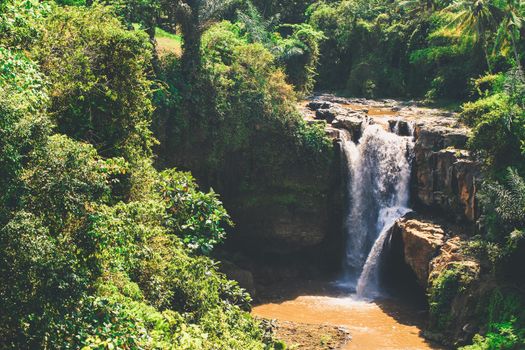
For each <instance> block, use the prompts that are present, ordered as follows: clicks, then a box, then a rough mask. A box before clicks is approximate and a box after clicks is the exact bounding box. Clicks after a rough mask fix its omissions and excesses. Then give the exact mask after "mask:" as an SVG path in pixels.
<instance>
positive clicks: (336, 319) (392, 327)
mask: <svg viewBox="0 0 525 350" xmlns="http://www.w3.org/2000/svg"><path fill="white" fill-rule="evenodd" d="M322 294H324V293H322V292H321V293H320V292H319V291H316V292H314V293H309V292H308V291H307V290H306V291H304V292H298V293H296V295H292V296H288V297H285V298H284V299H283V300H278V301H267V302H263V303H261V304H260V305H258V306H256V307H254V309H253V314H254V315H256V316H258V317H262V318H267V319H277V320H280V321H290V322H300V323H308V324H318V325H329V326H337V327H344V328H345V329H347V330H348V331H349V332H350V335H351V337H352V339H351V340H350V341H349V342H348V343H347V344H345V345H344V346H343V347H342V348H341V349H343V350H357V349H359V350H426V349H436V350H437V349H443V348H441V347H439V346H437V345H435V344H431V343H429V342H428V341H427V340H425V339H424V338H423V337H422V336H421V331H422V329H423V327H424V324H425V319H426V314H425V311H424V310H421V308H418V307H415V306H412V305H410V304H407V302H406V301H403V302H401V301H399V300H395V299H385V300H380V301H364V300H359V299H357V298H356V297H354V296H351V295H350V296H345V295H341V294H339V295H334V294H333V293H325V294H327V295H322Z"/></svg>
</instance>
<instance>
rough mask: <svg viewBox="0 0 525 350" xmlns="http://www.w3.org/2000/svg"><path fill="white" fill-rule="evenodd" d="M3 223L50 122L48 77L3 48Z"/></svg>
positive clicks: (0, 197) (0, 79) (0, 77)
mask: <svg viewBox="0 0 525 350" xmlns="http://www.w3.org/2000/svg"><path fill="white" fill-rule="evenodd" d="M0 99H1V100H2V103H1V104H0V187H1V188H3V189H4V190H3V191H2V194H0V203H1V204H0V208H1V209H0V223H1V222H2V219H3V216H5V215H7V213H6V212H4V210H5V209H7V208H9V207H13V206H15V205H16V203H17V202H18V200H19V196H20V191H21V184H20V182H19V181H18V179H19V175H20V173H21V171H22V168H23V166H24V165H25V164H26V163H27V162H28V159H29V154H30V153H31V152H32V151H33V150H34V149H36V148H39V147H41V146H42V145H43V144H44V143H45V140H46V137H47V135H48V133H49V132H50V127H51V123H50V120H49V117H48V116H47V115H46V114H45V113H44V111H45V107H46V105H47V101H48V96H47V91H46V88H45V79H44V77H43V76H42V74H41V73H40V72H39V71H38V68H37V66H36V65H35V64H34V63H33V62H31V61H30V60H29V59H27V58H26V56H25V55H23V54H22V53H17V52H14V51H12V50H9V49H5V48H2V47H0Z"/></svg>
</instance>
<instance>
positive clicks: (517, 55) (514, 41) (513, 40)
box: [510, 33, 521, 69]
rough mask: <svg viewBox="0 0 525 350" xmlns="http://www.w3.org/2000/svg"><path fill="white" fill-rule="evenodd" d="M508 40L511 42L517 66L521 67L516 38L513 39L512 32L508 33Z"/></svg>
mask: <svg viewBox="0 0 525 350" xmlns="http://www.w3.org/2000/svg"><path fill="white" fill-rule="evenodd" d="M510 40H511V42H512V50H513V51H514V58H515V59H516V64H517V65H518V68H520V69H521V61H520V55H519V54H518V48H517V46H516V39H514V33H510Z"/></svg>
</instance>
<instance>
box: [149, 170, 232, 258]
mask: <svg viewBox="0 0 525 350" xmlns="http://www.w3.org/2000/svg"><path fill="white" fill-rule="evenodd" d="M158 191H159V192H160V193H161V195H162V197H163V200H164V203H165V206H166V209H167V211H168V213H170V214H171V215H170V217H169V218H168V219H167V221H166V225H167V226H168V227H169V228H170V229H171V230H172V231H173V232H174V233H176V234H177V235H179V236H181V238H182V241H183V242H184V244H186V246H187V247H188V248H189V249H191V250H194V251H197V252H200V253H202V254H209V253H210V252H211V251H212V249H213V248H214V246H215V245H217V244H219V243H221V242H222V241H223V239H224V237H225V235H226V232H225V229H224V226H225V225H231V224H232V222H231V221H230V217H229V216H228V213H226V210H225V209H224V207H223V206H222V203H221V202H220V201H219V199H218V196H217V194H215V193H214V192H213V190H212V191H211V192H209V193H203V192H199V191H198V187H197V185H196V183H195V180H194V179H193V177H192V176H191V174H189V173H181V172H177V171H175V170H167V171H164V172H162V173H161V174H160V180H159V183H158Z"/></svg>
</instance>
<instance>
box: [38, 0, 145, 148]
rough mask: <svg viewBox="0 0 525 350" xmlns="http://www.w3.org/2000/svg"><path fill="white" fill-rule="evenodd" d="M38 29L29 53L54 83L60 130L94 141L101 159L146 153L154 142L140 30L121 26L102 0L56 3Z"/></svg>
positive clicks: (54, 106) (54, 107)
mask: <svg viewBox="0 0 525 350" xmlns="http://www.w3.org/2000/svg"><path fill="white" fill-rule="evenodd" d="M43 26H44V29H43V30H42V34H41V39H40V40H39V41H38V42H37V43H35V45H34V48H33V55H34V57H35V59H36V60H37V61H38V62H39V63H40V65H41V67H42V70H43V72H44V73H45V74H46V75H47V76H48V78H49V81H50V83H51V84H52V85H53V94H52V99H51V107H50V112H52V113H53V115H54V116H55V119H56V124H57V126H58V130H59V131H60V132H62V133H65V134H67V135H69V136H70V137H72V138H74V139H77V140H82V141H85V142H90V143H92V144H93V145H94V146H95V147H96V149H97V150H98V152H99V153H100V154H101V155H103V156H106V157H108V156H109V157H111V156H125V157H127V158H131V157H132V156H135V155H136V156H135V157H139V156H141V155H149V154H150V153H149V152H150V148H151V146H152V145H153V142H154V141H153V139H152V137H151V132H150V131H149V129H148V127H149V124H150V115H151V112H152V110H153V107H152V104H151V93H152V91H151V86H152V82H151V81H150V80H149V79H148V75H147V74H148V67H149V64H150V60H151V46H150V43H149V40H148V37H147V36H146V34H145V33H143V32H141V31H134V30H132V31H129V30H126V28H125V27H124V26H123V25H122V24H121V23H120V21H119V20H118V19H116V18H115V17H114V15H113V13H112V11H111V9H110V8H108V7H103V6H100V5H96V6H93V7H90V8H89V9H88V8H84V7H58V6H54V7H53V10H52V12H51V13H50V14H49V15H48V16H47V17H46V19H45V22H44V23H43ZM57 48H59V49H57ZM66 48H67V49H66Z"/></svg>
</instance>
